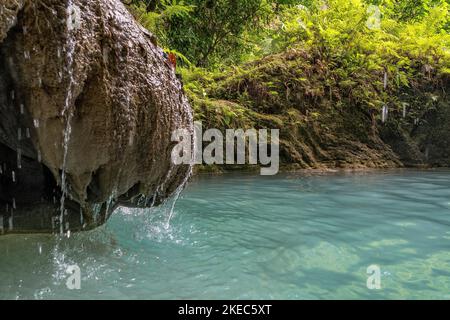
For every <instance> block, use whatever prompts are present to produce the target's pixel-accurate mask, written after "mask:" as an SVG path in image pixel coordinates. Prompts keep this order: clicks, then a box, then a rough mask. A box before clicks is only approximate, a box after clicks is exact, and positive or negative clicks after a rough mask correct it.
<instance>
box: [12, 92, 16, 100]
mask: <svg viewBox="0 0 450 320" xmlns="http://www.w3.org/2000/svg"><path fill="white" fill-rule="evenodd" d="M15 97H16V93H15V92H14V90H12V91H11V99H12V100H14V99H15Z"/></svg>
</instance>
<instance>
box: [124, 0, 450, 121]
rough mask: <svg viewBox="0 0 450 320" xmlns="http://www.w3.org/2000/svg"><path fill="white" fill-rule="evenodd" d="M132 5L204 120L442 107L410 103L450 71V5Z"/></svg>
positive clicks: (355, 0) (254, 1) (199, 0)
mask: <svg viewBox="0 0 450 320" xmlns="http://www.w3.org/2000/svg"><path fill="white" fill-rule="evenodd" d="M149 4H151V5H150V6H149ZM130 7H131V10H132V11H133V12H134V14H135V15H136V17H137V18H138V20H139V21H140V22H141V23H142V24H143V25H144V26H146V27H147V28H148V29H150V30H151V31H152V32H154V33H155V34H156V35H157V37H158V39H159V41H160V45H161V46H163V47H164V48H166V50H168V51H172V52H175V53H176V54H177V55H178V56H179V57H180V60H181V62H182V63H181V64H182V66H183V68H181V69H180V70H179V72H181V73H182V74H183V78H184V82H185V89H186V91H187V93H188V95H189V96H190V98H191V99H192V100H193V102H194V103H193V105H194V108H195V109H196V112H197V117H198V118H202V119H204V120H209V121H212V118H216V120H217V122H218V123H219V124H222V125H226V126H228V125H230V124H231V122H232V120H233V119H240V122H241V123H240V125H243V124H242V122H244V123H247V125H254V123H249V121H248V119H249V115H248V112H250V111H249V110H252V112H258V113H262V114H268V115H269V114H282V113H283V112H286V111H287V110H290V108H296V109H300V110H301V111H302V112H305V110H306V109H307V108H308V106H309V107H311V106H314V105H316V104H322V105H326V104H328V103H329V102H330V101H333V105H339V104H343V103H345V104H351V105H354V106H358V107H361V108H365V109H366V110H371V109H379V108H381V107H382V106H383V105H386V104H389V105H390V106H391V107H394V108H395V109H398V110H400V109H401V108H402V106H405V105H408V106H409V105H416V106H418V107H417V108H415V109H414V108H412V107H411V109H412V110H411V111H410V113H409V115H410V116H413V117H420V115H421V114H423V113H424V112H426V110H424V106H429V105H432V104H430V103H426V102H424V101H420V102H419V101H415V102H414V101H410V100H411V99H412V98H411V96H412V97H414V94H412V93H414V92H415V91H417V90H422V91H426V90H425V88H423V86H424V83H426V86H428V87H429V88H430V87H434V86H439V83H440V81H442V77H445V76H448V75H449V74H450V49H449V48H450V35H449V33H448V27H449V21H450V19H449V4H448V2H447V1H444V0H372V1H364V0H328V1H324V0H307V1H295V0H278V1H269V0H220V1H203V0H158V1H144V0H134V1H133V3H132V4H130ZM264 57H268V58H264ZM261 59H262V60H261ZM252 61H255V62H252ZM291 92H296V96H297V97H301V101H300V102H299V99H292V98H291V97H290V93H291ZM430 95H431V97H432V94H430ZM417 99H423V97H422V96H421V97H420V98H417ZM300 105H301V106H300ZM313 113H314V114H318V112H317V111H313ZM216 125H217V123H216Z"/></svg>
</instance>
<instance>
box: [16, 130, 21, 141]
mask: <svg viewBox="0 0 450 320" xmlns="http://www.w3.org/2000/svg"><path fill="white" fill-rule="evenodd" d="M17 139H18V140H19V141H20V140H22V128H18V129H17Z"/></svg>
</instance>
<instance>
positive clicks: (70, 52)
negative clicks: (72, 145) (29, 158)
mask: <svg viewBox="0 0 450 320" xmlns="http://www.w3.org/2000/svg"><path fill="white" fill-rule="evenodd" d="M73 8H74V7H73V3H72V0H68V2H67V9H66V13H67V21H66V24H67V39H66V44H65V45H66V48H67V49H66V50H67V54H66V61H67V74H68V78H69V84H68V86H67V92H66V97H65V101H64V108H63V111H62V117H63V119H64V120H65V129H64V132H63V164H62V170H61V191H62V195H61V208H60V216H59V229H60V230H59V232H60V234H61V235H63V234H64V215H65V200H66V197H67V194H68V185H67V173H66V170H67V155H68V151H69V142H70V136H71V133H72V126H71V121H72V118H73V113H74V110H73V108H71V107H70V105H71V101H72V98H73V85H74V83H75V80H74V74H73V63H74V53H75V39H74V37H73V34H72V32H73V21H72V19H73V18H74V17H73V10H74V9H73ZM67 229H68V228H67Z"/></svg>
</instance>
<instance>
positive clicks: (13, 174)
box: [12, 171, 16, 182]
mask: <svg viewBox="0 0 450 320" xmlns="http://www.w3.org/2000/svg"><path fill="white" fill-rule="evenodd" d="M12 181H13V182H16V173H15V172H14V171H13V172H12Z"/></svg>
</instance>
